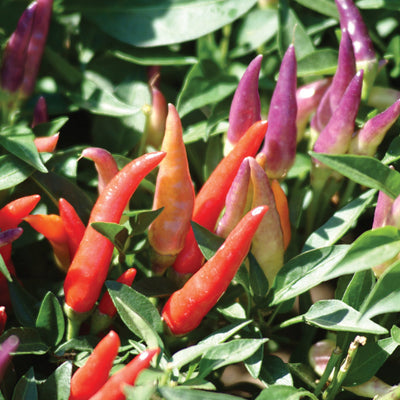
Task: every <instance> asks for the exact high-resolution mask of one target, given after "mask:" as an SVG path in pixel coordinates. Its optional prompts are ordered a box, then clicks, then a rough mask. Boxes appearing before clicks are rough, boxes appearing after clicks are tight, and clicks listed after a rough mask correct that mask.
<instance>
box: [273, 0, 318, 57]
mask: <svg viewBox="0 0 400 400" xmlns="http://www.w3.org/2000/svg"><path fill="white" fill-rule="evenodd" d="M278 21H279V30H278V48H279V53H280V55H281V57H283V55H284V54H285V52H286V50H287V48H288V47H289V46H290V45H291V44H292V43H294V47H295V51H296V58H297V59H298V60H300V59H302V58H303V57H305V56H307V55H308V54H311V53H313V52H314V50H315V48H314V45H313V43H312V40H311V38H310V37H309V36H308V35H307V32H306V31H305V29H304V26H303V24H302V22H301V21H300V19H299V18H298V17H297V15H296V13H295V12H294V11H293V10H292V9H291V8H290V7H289V2H288V0H280V1H279V18H278Z"/></svg>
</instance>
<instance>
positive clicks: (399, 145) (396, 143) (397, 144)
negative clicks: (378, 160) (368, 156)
mask: <svg viewBox="0 0 400 400" xmlns="http://www.w3.org/2000/svg"><path fill="white" fill-rule="evenodd" d="M399 159H400V137H399V136H396V137H395V138H394V139H393V140H392V141H391V143H390V145H389V147H388V149H387V151H386V153H385V155H384V157H383V159H382V164H385V165H389V164H393V163H394V162H396V161H397V160H399Z"/></svg>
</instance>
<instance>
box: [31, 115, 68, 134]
mask: <svg viewBox="0 0 400 400" xmlns="http://www.w3.org/2000/svg"><path fill="white" fill-rule="evenodd" d="M67 121H68V117H59V118H55V119H53V120H51V121H49V122H42V123H41V124H38V125H36V126H35V127H34V128H33V132H35V136H52V135H55V134H56V133H57V132H59V131H60V129H61V128H62V127H63V126H64V125H65V124H66V123H67Z"/></svg>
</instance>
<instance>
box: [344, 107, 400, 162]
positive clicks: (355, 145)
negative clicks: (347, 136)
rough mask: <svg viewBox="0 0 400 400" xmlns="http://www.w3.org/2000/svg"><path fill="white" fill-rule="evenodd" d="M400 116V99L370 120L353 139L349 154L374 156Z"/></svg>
mask: <svg viewBox="0 0 400 400" xmlns="http://www.w3.org/2000/svg"><path fill="white" fill-rule="evenodd" d="M399 116H400V99H399V100H397V101H396V102H395V103H394V104H392V105H391V106H390V107H389V108H388V109H387V110H385V111H383V112H381V113H380V114H378V115H376V116H375V117H373V118H371V119H370V120H368V121H367V122H366V123H365V125H364V126H363V127H362V128H361V129H360V130H359V131H358V132H357V134H356V135H355V136H354V137H353V138H352V140H351V144H350V150H349V152H350V153H352V154H359V155H366V156H373V155H374V154H375V153H376V150H377V149H378V146H379V145H380V144H381V143H382V140H383V139H384V137H385V135H386V132H387V131H388V130H389V129H390V128H391V126H392V125H393V124H394V123H395V122H396V120H397V118H399Z"/></svg>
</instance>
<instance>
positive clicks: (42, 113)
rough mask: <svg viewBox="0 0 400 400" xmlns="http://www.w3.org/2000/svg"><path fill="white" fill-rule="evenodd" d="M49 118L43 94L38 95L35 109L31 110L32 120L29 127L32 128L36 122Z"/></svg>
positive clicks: (40, 122)
mask: <svg viewBox="0 0 400 400" xmlns="http://www.w3.org/2000/svg"><path fill="white" fill-rule="evenodd" d="M48 120H49V116H48V114H47V104H46V100H45V98H44V97H43V96H40V97H39V99H38V101H37V102H36V105H35V109H34V111H33V120H32V124H31V127H32V128H34V127H35V126H36V125H38V124H43V123H44V122H47V121H48Z"/></svg>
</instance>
